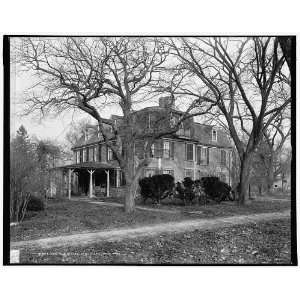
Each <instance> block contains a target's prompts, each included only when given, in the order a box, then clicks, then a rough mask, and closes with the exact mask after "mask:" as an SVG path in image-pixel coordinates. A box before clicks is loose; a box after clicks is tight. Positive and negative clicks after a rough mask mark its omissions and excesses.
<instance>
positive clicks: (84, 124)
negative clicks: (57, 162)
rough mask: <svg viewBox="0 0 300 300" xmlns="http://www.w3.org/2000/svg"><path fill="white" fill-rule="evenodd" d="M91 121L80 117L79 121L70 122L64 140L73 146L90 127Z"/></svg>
mask: <svg viewBox="0 0 300 300" xmlns="http://www.w3.org/2000/svg"><path fill="white" fill-rule="evenodd" d="M91 125H92V124H91V122H90V120H88V119H81V120H80V121H79V122H76V123H75V122H72V125H71V127H70V129H69V131H68V132H67V134H66V140H67V141H68V142H69V143H70V145H71V146H72V147H74V146H75V145H76V144H77V143H78V142H79V141H80V140H81V139H82V137H83V136H84V135H85V134H86V131H87V129H88V128H89V127H91Z"/></svg>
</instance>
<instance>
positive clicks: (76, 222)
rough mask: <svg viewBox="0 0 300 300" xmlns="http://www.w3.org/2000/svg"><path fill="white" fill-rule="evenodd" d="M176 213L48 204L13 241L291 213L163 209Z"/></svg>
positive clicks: (265, 204)
mask: <svg viewBox="0 0 300 300" xmlns="http://www.w3.org/2000/svg"><path fill="white" fill-rule="evenodd" d="M160 208H161V209H164V210H166V209H168V210H173V211H174V213H168V212H160V211H144V210H136V212H134V213H132V214H125V213H124V211H123V209H122V208H121V207H109V206H103V205H96V204H92V203H88V202H87V201H85V202H84V201H69V200H64V201H54V202H50V201H49V202H48V204H47V208H46V210H45V211H42V212H34V213H29V216H28V218H26V219H25V220H24V221H23V222H22V223H21V224H19V225H17V226H13V227H11V232H10V235H11V241H20V240H28V239H37V238H43V237H50V236H51V237H52V236H59V235H69V234H74V233H78V232H89V231H99V230H104V229H111V228H119V227H122V228H124V227H125V228H126V227H138V226H140V225H148V224H157V223H164V222H173V221H181V220H186V219H194V218H197V219H199V218H214V217H221V216H233V215H244V214H254V213H264V212H275V211H282V210H286V209H290V202H289V201H277V200H276V201H252V202H251V204H248V205H245V206H238V205H235V204H233V203H232V202H228V203H223V204H215V205H207V206H190V207H181V208H178V207H177V208H176V209H175V208H174V207H173V208H169V206H165V207H163V208H162V207H160Z"/></svg>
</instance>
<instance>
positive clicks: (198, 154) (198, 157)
mask: <svg viewBox="0 0 300 300" xmlns="http://www.w3.org/2000/svg"><path fill="white" fill-rule="evenodd" d="M197 164H198V165H200V164H201V147H199V146H197Z"/></svg>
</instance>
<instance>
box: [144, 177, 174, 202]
mask: <svg viewBox="0 0 300 300" xmlns="http://www.w3.org/2000/svg"><path fill="white" fill-rule="evenodd" d="M139 185H140V188H141V196H142V197H143V199H144V201H145V200H146V199H147V198H151V199H153V200H155V201H156V202H157V203H160V201H161V200H162V199H164V198H166V197H167V196H169V195H171V194H172V193H173V190H174V185H175V184H174V177H173V176H171V175H169V174H159V175H154V176H151V177H144V178H142V179H140V181H139Z"/></svg>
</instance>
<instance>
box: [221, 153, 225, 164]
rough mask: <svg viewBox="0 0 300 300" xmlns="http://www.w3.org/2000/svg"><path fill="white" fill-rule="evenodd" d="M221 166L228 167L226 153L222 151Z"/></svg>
mask: <svg viewBox="0 0 300 300" xmlns="http://www.w3.org/2000/svg"><path fill="white" fill-rule="evenodd" d="M221 165H222V166H226V151H225V150H221Z"/></svg>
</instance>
